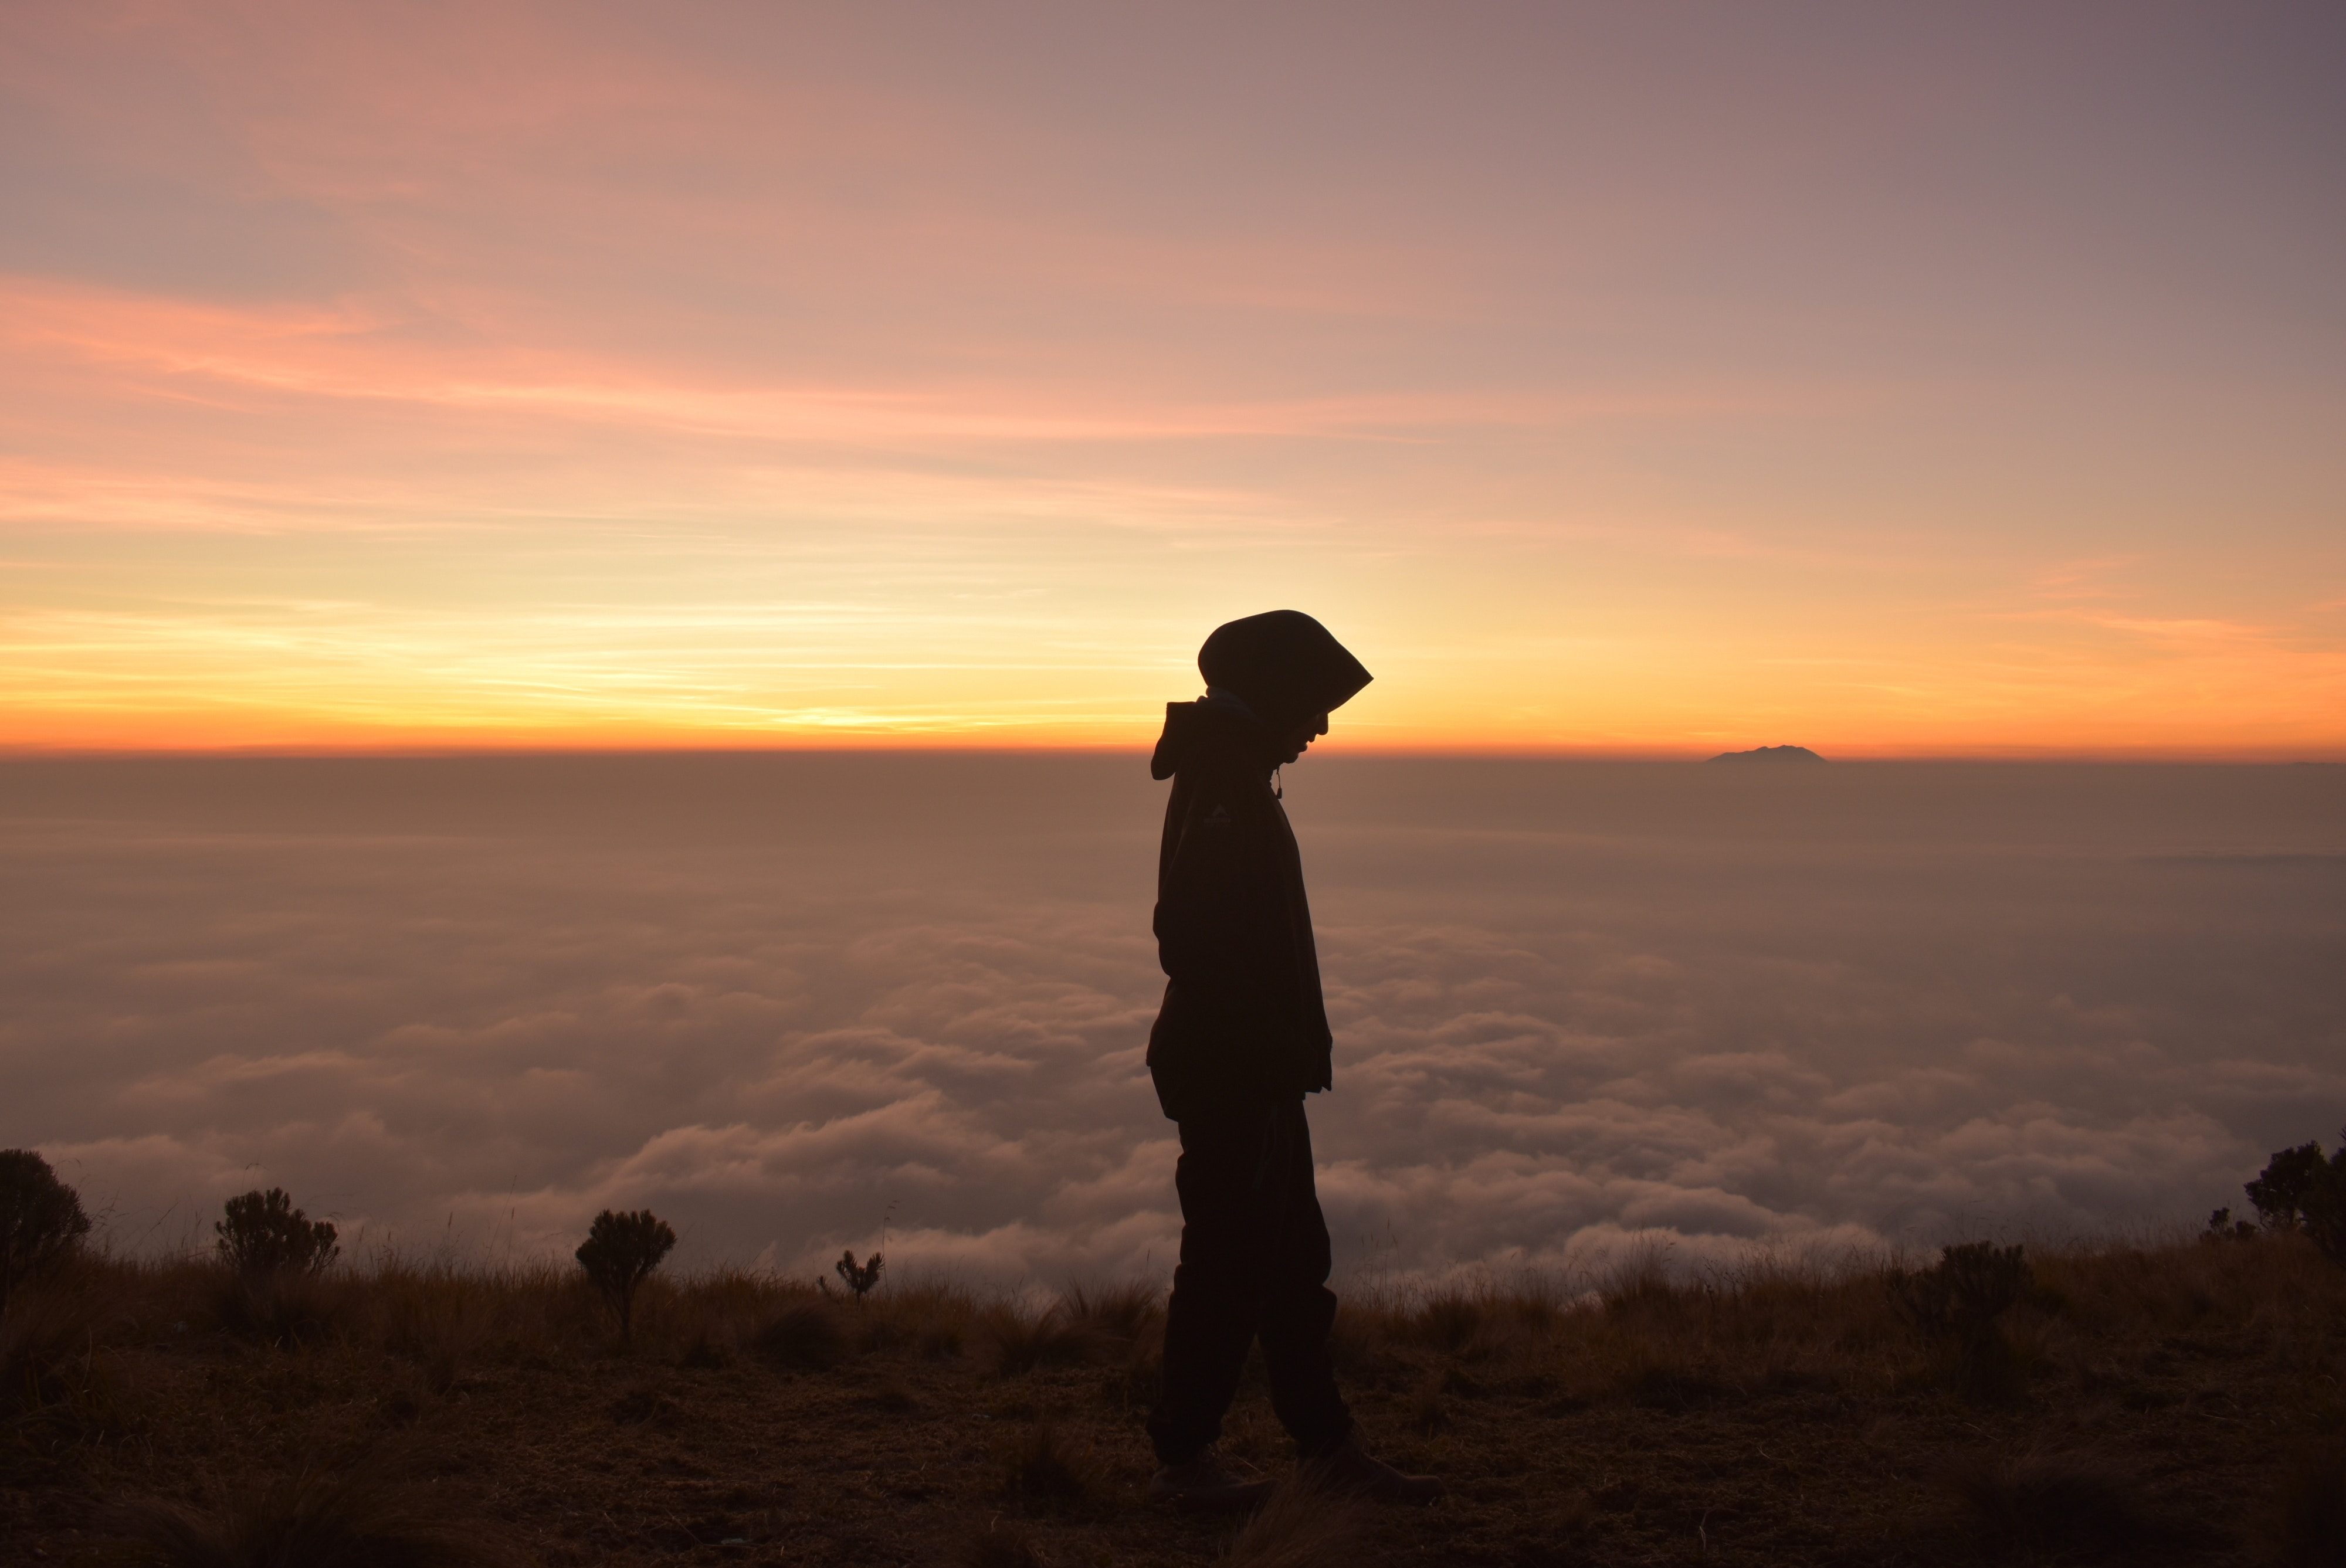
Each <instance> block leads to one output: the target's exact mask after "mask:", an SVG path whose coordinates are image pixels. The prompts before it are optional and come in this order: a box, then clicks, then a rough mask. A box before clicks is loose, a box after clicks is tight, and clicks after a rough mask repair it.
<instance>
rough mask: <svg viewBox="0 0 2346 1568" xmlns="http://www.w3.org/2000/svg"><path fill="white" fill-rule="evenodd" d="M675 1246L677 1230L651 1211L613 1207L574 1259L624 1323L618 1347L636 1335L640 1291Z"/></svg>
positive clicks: (588, 1230) (600, 1218)
mask: <svg viewBox="0 0 2346 1568" xmlns="http://www.w3.org/2000/svg"><path fill="white" fill-rule="evenodd" d="M675 1247H676V1232H675V1231H673V1230H670V1229H669V1228H668V1222H667V1221H666V1220H664V1219H662V1218H660V1217H658V1215H656V1214H654V1213H652V1211H651V1210H650V1209H648V1208H639V1209H629V1210H627V1211H626V1212H624V1213H619V1214H614V1213H612V1212H611V1211H610V1210H609V1209H605V1210H604V1211H603V1212H602V1213H600V1214H598V1215H597V1216H596V1217H595V1223H594V1224H593V1225H591V1226H589V1227H587V1228H586V1240H585V1241H582V1242H580V1243H579V1244H578V1251H577V1252H576V1255H575V1256H576V1257H577V1259H578V1266H579V1267H580V1268H584V1269H585V1270H586V1278H588V1279H589V1280H591V1281H592V1282H593V1283H594V1286H595V1288H596V1290H597V1291H598V1292H600V1293H601V1295H602V1298H603V1299H604V1300H605V1301H607V1302H608V1303H609V1304H610V1308H611V1310H612V1311H613V1312H614V1313H616V1314H617V1316H618V1319H619V1343H620V1344H622V1345H630V1344H633V1343H634V1342H635V1337H636V1291H637V1289H638V1288H641V1286H642V1285H643V1282H644V1281H645V1280H647V1279H648V1278H651V1277H652V1271H653V1270H654V1269H657V1268H658V1267H659V1266H660V1260H661V1259H662V1258H664V1257H667V1256H668V1254H669V1253H670V1252H671V1251H673V1250H674V1249H675Z"/></svg>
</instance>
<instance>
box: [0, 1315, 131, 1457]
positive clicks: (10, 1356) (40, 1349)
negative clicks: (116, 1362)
mask: <svg viewBox="0 0 2346 1568" xmlns="http://www.w3.org/2000/svg"><path fill="white" fill-rule="evenodd" d="M114 1311H115V1308H114V1306H113V1304H112V1303H111V1302H110V1301H109V1300H108V1299H107V1294H106V1292H105V1290H104V1288H103V1282H102V1281H100V1280H97V1279H96V1278H92V1277H91V1276H90V1274H89V1273H88V1272H87V1271H86V1270H68V1271H63V1272H58V1273H53V1274H52V1275H50V1276H49V1277H48V1278H43V1279H40V1280H38V1281H36V1282H34V1283H31V1284H20V1285H18V1286H17V1287H16V1288H15V1290H13V1291H12V1292H10V1293H9V1296H8V1302H7V1305H6V1307H5V1308H0V1440H5V1441H6V1446H7V1448H8V1449H9V1450H11V1451H15V1452H16V1453H23V1454H37V1455H43V1456H46V1457H49V1458H55V1457H56V1456H58V1455H59V1454H60V1453H62V1452H63V1451H65V1450H66V1448H67V1447H68V1446H69V1445H71V1444H72V1443H74V1442H76V1441H80V1440H82V1439H86V1438H92V1437H96V1436H98V1435H100V1434H101V1433H103V1432H105V1431H108V1430H109V1429H111V1428H114V1427H116V1426H117V1425H118V1424H119V1423H118V1421H117V1420H116V1419H115V1411H114V1410H113V1409H112V1400H110V1399H109V1397H108V1390H107V1380H106V1379H105V1378H104V1377H102V1376H101V1372H100V1367H99V1361H98V1354H97V1336H98V1331H99V1329H100V1328H101V1327H104V1326H105V1325H104V1324H103V1322H102V1319H106V1318H107V1317H109V1316H111V1315H112V1314H113V1312H114ZM10 1468H12V1469H13V1468H14V1467H13V1466H12V1467H10Z"/></svg>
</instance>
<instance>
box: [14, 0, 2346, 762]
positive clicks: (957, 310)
mask: <svg viewBox="0 0 2346 1568" xmlns="http://www.w3.org/2000/svg"><path fill="white" fill-rule="evenodd" d="M2341 81H2346V11H2341V9H2340V8H2338V7H2336V6H2321V5H2306V4H2294V5H2226V6H2206V5H2201V6H2188V7H2187V6H2176V5H2147V4H2126V5H2063V6H2058V7H2045V6H2041V5H2009V6H1994V5H1967V6H1962V7H1943V8H1937V9H1935V10H1933V11H1929V12H1925V11H1923V10H1920V9H1915V8H1881V7H1872V6H1864V5H1853V4H1852V5H1760V6H1729V5H1710V6H1679V5H1637V6H1635V7H1628V6H1618V7H1613V6H1607V7H1597V6H1589V7H1571V6H1565V5H1545V4H1543V5H1466V6H1443V7H1432V6H1422V5H1417V6H1403V5H1391V6H1387V5H1370V4H1359V3H1351V0H1348V3H1345V4H1341V5H1334V4H1331V5H1268V6H1267V5H1244V6H1240V5H1178V6H1176V5H1152V6H1137V5H1117V6H1098V5H1073V4H1067V5H945V4H940V5H931V6H908V5H856V6H852V7H848V6H814V5H770V4H741V5H708V4H667V5H657V6H655V5H632V6H619V5H589V4H580V3H576V0H573V3H569V4H564V5H545V6H530V5H507V4H502V3H481V0H474V3H469V4H465V5H395V4H385V3H369V4H364V5H337V6H321V5H291V4H287V5H260V4H256V5H237V4H214V5H166V4H151V5H150V4H138V5H117V4H113V3H111V0H85V3H78V4H75V5H36V4H31V3H27V0H0V747H5V748H21V749H34V750H45V749H59V748H65V749H71V748H241V747H261V748H371V747H383V748H409V747H425V748H438V747H451V746H453V747H476V746H477V747H494V748H511V747H531V746H596V747H604V746H614V745H618V746H633V745H654V746H694V747H701V746H720V747H730V746H775V745H788V746H806V745H823V746H831V745H841V744H871V743H903V742H908V741H909V742H918V743H945V744H955V745H966V744H980V745H991V746H998V745H1035V744H1040V745H1082V746H1097V745H1130V744H1137V743H1142V742H1145V741H1146V740H1147V738H1149V737H1150V736H1151V735H1153V733H1154V730H1155V728H1156V724H1157V722H1158V717H1159V714H1160V713H1161V705H1162V703H1163V702H1165V701H1166V700H1167V699H1168V698H1180V697H1191V696H1194V695H1196V691H1197V687H1198V679H1197V677H1196V674H1195V669H1194V666H1193V664H1192V658H1193V656H1194V652H1195V649H1196V647H1197V644H1198V642H1199V639H1200V637H1201V636H1203V634H1204V633H1205V632H1206V631H1207V630H1208V629H1209V628H1210V627H1211V626H1213V625H1215V624H1216V623H1217V622H1219V621H1221V620H1224V619H1228V618H1229V617H1232V616H1239V615H1244V614H1249V613H1252V612H1255V611H1259V610H1262V609H1267V608H1271V607H1274V606H1293V607H1297V608H1301V609H1306V610H1309V611H1311V612H1312V613H1313V614H1315V615H1317V616H1320V617H1321V619H1322V620H1323V621H1325V622H1326V623H1327V624H1328V625H1329V626H1330V627H1331V629H1333V630H1334V631H1335V632H1336V634H1337V635H1338V636H1340V637H1342V638H1343V639H1344V640H1345V641H1346V642H1347V643H1348V644H1350V645H1351V646H1352V647H1353V648H1354V649H1355V650H1356V651H1357V652H1358V653H1359V654H1360V655H1361V657H1362V659H1363V661H1364V662H1365V663H1366V664H1367V665H1368V666H1369V667H1370V668H1371V669H1372V671H1374V672H1375V673H1376V675H1377V677H1378V679H1377V681H1376V683H1375V684H1374V685H1373V686H1372V687H1370V688H1369V689H1368V691H1367V692H1365V693H1364V694H1362V697H1360V698H1359V699H1358V700H1357V701H1356V702H1355V703H1354V704H1352V707H1350V708H1347V709H1346V710H1345V711H1344V713H1343V714H1342V715H1341V718H1340V723H1339V730H1340V733H1341V735H1343V736H1344V737H1346V738H1349V739H1351V740H1352V742H1353V743H1354V744H1356V745H1358V746H1361V747H1362V748H1454V749H1467V750H1553V751H1560V752H1567V753H1593V754H1605V753H1624V754H1636V755H1647V756H1657V757H1669V756H1697V755H1704V754H1707V753H1709V752H1711V751H1716V750H1719V749H1722V748H1729V747H1734V748H1741V747H1747V746H1756V745H1760V744H1766V743H1777V742H1799V743H1805V744H1808V745H1810V746H1812V747H1815V748H1818V749H1820V750H1822V751H1825V752H1827V753H1828V754H1830V755H1836V756H1892V757H1894V756H2038V755H2066V756H2117V757H2136V756H2157V757H2180V758H2195V757H2209V758H2242V759H2346V288H2341V282H2340V280H2341V279H2346V177H2341V171H2346V93H2341V91H2340V88H2339V84H2340V82H2341Z"/></svg>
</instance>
